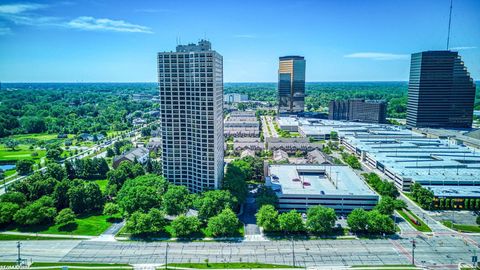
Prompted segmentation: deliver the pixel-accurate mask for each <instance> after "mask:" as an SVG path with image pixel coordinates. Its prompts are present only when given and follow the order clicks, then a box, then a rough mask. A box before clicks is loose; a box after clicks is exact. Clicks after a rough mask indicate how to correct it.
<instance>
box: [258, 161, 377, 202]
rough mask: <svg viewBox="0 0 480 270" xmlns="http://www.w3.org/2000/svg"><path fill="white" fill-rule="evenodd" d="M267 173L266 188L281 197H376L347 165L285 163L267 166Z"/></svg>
mask: <svg viewBox="0 0 480 270" xmlns="http://www.w3.org/2000/svg"><path fill="white" fill-rule="evenodd" d="M269 171H270V177H267V185H270V186H271V187H272V188H273V189H274V190H275V191H276V192H277V194H278V195H280V196H281V195H282V194H284V195H294V194H299V195H327V196H328V195H352V196H355V195H356V196H377V194H376V193H375V192H373V191H372V190H371V189H370V188H369V187H368V186H367V185H366V184H365V182H364V181H363V180H362V179H360V177H359V176H358V175H356V174H355V172H354V171H353V170H352V169H351V168H350V167H348V166H338V165H293V164H285V165H270V166H269ZM274 176H275V177H274ZM305 183H307V184H305Z"/></svg>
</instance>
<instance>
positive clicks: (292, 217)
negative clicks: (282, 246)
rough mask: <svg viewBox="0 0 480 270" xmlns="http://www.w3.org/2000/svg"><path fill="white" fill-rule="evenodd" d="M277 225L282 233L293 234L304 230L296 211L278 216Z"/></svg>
mask: <svg viewBox="0 0 480 270" xmlns="http://www.w3.org/2000/svg"><path fill="white" fill-rule="evenodd" d="M278 223H279V225H280V229H281V230H282V231H284V232H292V233H295V232H300V231H303V230H304V229H305V228H304V225H303V219H302V215H300V213H298V212H297V210H290V211H288V212H285V213H282V214H280V215H279V216H278Z"/></svg>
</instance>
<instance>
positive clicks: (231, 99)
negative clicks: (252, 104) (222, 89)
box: [223, 93, 248, 103]
mask: <svg viewBox="0 0 480 270" xmlns="http://www.w3.org/2000/svg"><path fill="white" fill-rule="evenodd" d="M223 101H224V102H225V103H237V102H245V101H248V95H243V94H237V93H231V94H225V95H224V97H223Z"/></svg>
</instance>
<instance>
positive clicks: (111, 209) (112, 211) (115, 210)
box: [103, 202, 120, 217]
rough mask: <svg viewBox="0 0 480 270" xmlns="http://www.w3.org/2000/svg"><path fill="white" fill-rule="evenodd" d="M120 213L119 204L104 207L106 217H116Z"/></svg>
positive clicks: (109, 204) (108, 204) (107, 204)
mask: <svg viewBox="0 0 480 270" xmlns="http://www.w3.org/2000/svg"><path fill="white" fill-rule="evenodd" d="M119 213H120V207H118V204H116V203H111V202H109V203H106V204H105V206H104V207H103V214H104V215H105V216H110V217H111V216H115V215H118V214H119Z"/></svg>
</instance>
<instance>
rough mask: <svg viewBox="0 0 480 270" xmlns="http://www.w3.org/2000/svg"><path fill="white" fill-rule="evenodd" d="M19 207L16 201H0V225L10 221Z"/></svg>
mask: <svg viewBox="0 0 480 270" xmlns="http://www.w3.org/2000/svg"><path fill="white" fill-rule="evenodd" d="M19 209H20V206H18V204H16V203H11V202H3V201H2V203H0V225H6V224H9V223H10V222H12V220H13V216H14V215H15V214H16V213H17V211H18V210H19Z"/></svg>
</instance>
